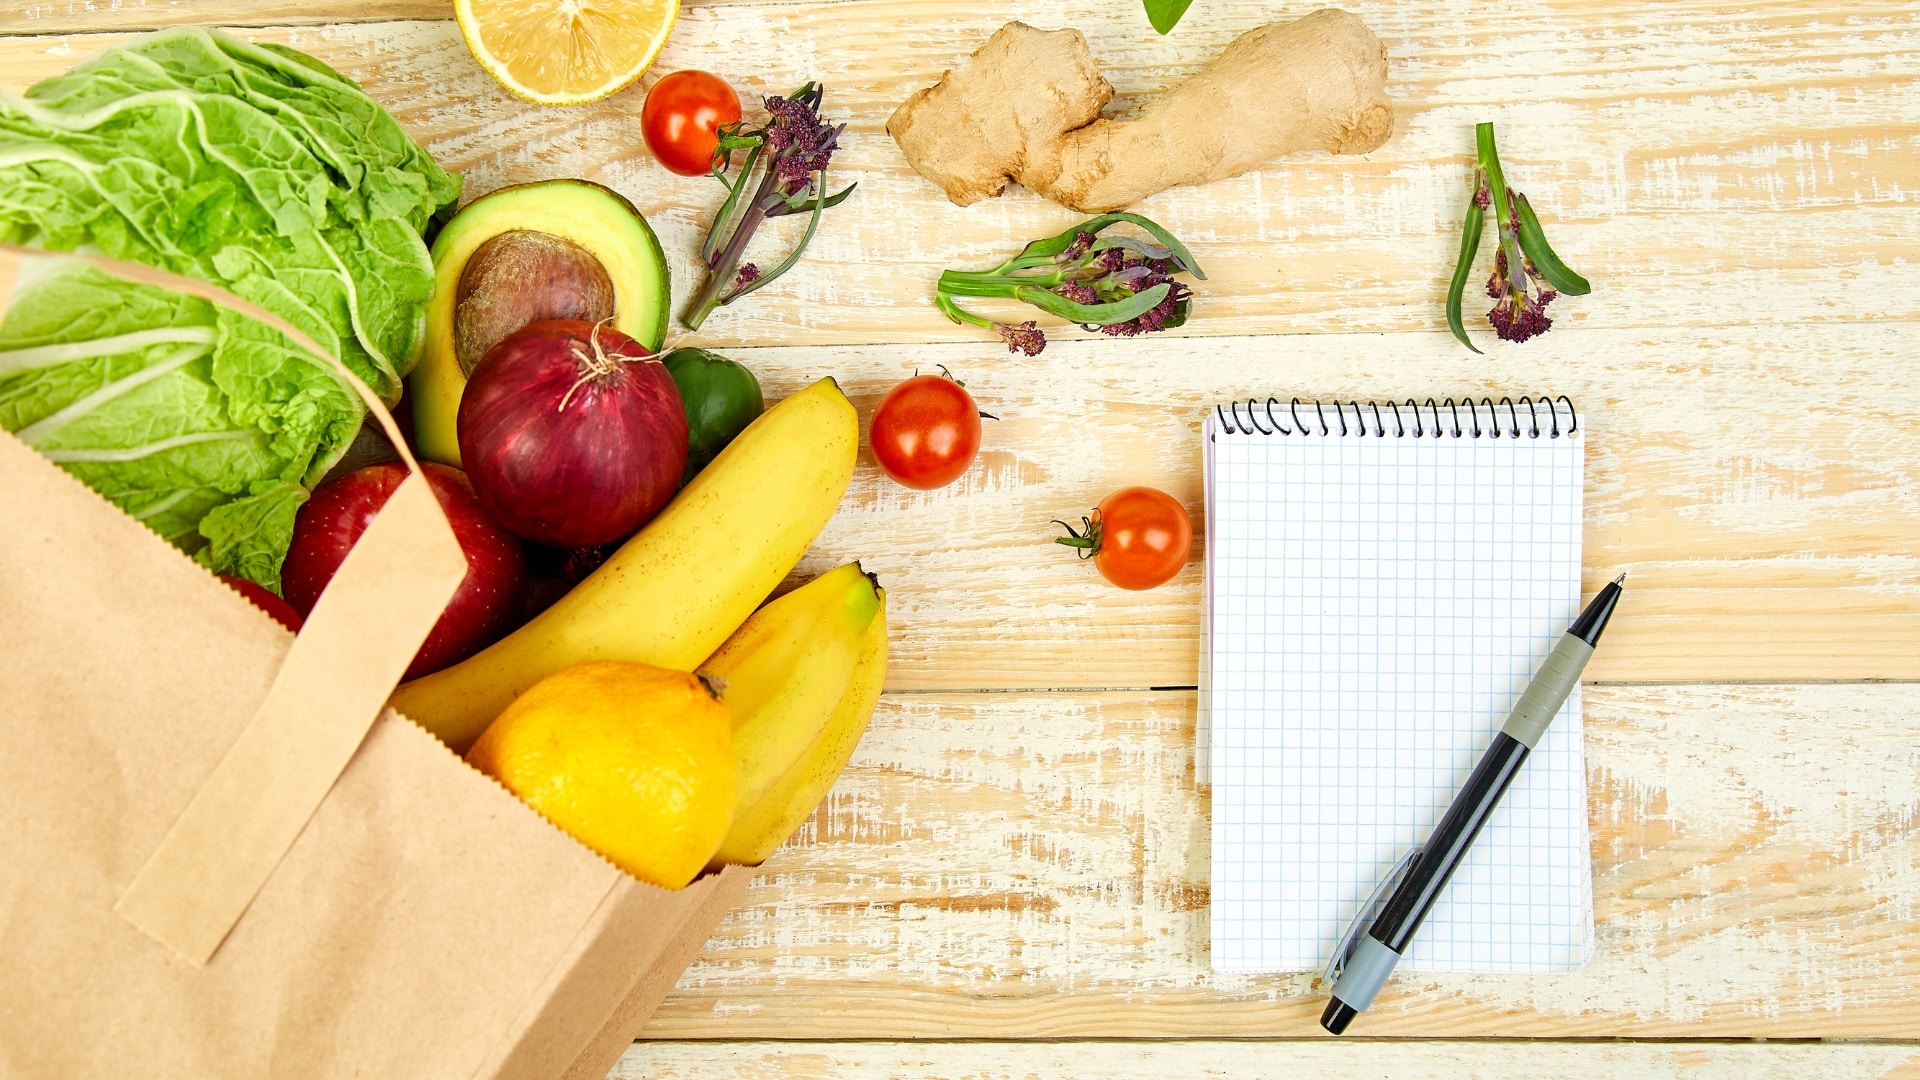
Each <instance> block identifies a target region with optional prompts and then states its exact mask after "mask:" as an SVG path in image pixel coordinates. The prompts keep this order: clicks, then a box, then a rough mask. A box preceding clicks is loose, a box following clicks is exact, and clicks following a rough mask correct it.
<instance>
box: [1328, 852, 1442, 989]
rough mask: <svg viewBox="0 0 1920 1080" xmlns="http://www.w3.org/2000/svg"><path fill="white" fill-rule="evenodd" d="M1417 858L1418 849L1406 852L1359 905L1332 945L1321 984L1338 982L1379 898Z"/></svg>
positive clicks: (1370, 918)
mask: <svg viewBox="0 0 1920 1080" xmlns="http://www.w3.org/2000/svg"><path fill="white" fill-rule="evenodd" d="M1419 857H1420V849H1419V848H1414V849H1413V850H1412V851H1409V852H1407V857H1406V858H1404V859H1401V860H1400V863H1399V865H1397V866H1395V867H1394V868H1393V871H1392V872H1391V873H1389V874H1388V875H1387V876H1385V877H1383V878H1381V879H1380V884H1378V885H1375V886H1374V887H1373V895H1372V896H1369V897H1367V899H1366V902H1365V903H1363V904H1361V905H1360V910H1359V911H1357V912H1355V913H1354V916H1353V922H1351V923H1349V924H1347V932H1346V933H1344V934H1342V935H1340V941H1339V943H1338V944H1336V945H1334V947H1333V955H1332V956H1331V957H1328V958H1327V969H1326V970H1325V971H1323V972H1321V973H1320V981H1321V982H1323V983H1326V984H1327V985H1329V986H1331V985H1332V984H1333V983H1334V982H1336V981H1338V980H1339V978H1340V973H1341V972H1342V971H1344V970H1346V966H1347V957H1349V956H1351V955H1352V954H1353V946H1354V942H1355V941H1357V940H1358V939H1359V937H1360V934H1361V932H1362V931H1364V930H1365V929H1366V927H1367V923H1368V922H1370V921H1371V920H1372V919H1373V913H1374V910H1375V909H1376V908H1378V907H1379V904H1380V898H1381V897H1383V896H1385V895H1387V890H1389V889H1391V888H1393V886H1394V885H1395V884H1396V883H1398V882H1399V880H1400V877H1401V875H1403V874H1405V873H1406V872H1407V867H1409V866H1412V865H1413V860H1415V859H1417V858H1419Z"/></svg>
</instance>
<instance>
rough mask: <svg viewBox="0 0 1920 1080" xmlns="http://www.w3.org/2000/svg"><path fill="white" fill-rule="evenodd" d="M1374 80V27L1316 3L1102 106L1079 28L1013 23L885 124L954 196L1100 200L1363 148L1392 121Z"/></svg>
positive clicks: (1377, 77)
mask: <svg viewBox="0 0 1920 1080" xmlns="http://www.w3.org/2000/svg"><path fill="white" fill-rule="evenodd" d="M1386 79H1387V55H1386V49H1385V48H1384V47H1383V46H1382V45H1381V44H1380V39H1379V38H1376V37H1374V36H1373V32H1372V31H1370V30H1368V29H1367V27H1366V24H1364V23H1362V22H1361V21H1360V18H1359V16H1357V15H1353V14H1351V13H1349V12H1345V11H1341V10H1338V9H1336V8H1324V9H1322V10H1320V11H1316V12H1313V13H1312V14H1310V15H1306V16H1304V17H1302V18H1300V19H1296V20H1295V21H1293V22H1290V23H1273V24H1269V25H1267V26H1262V27H1259V28H1257V29H1254V30H1250V31H1248V32H1247V33H1245V34H1242V35H1240V36H1239V37H1238V38H1235V39H1234V41H1233V43H1232V44H1230V45H1228V46H1227V47H1226V49H1225V51H1223V52H1222V53H1221V54H1220V55H1219V57H1218V58H1216V59H1215V60H1214V62H1213V63H1212V64H1211V65H1209V66H1208V67H1207V68H1206V70H1204V71H1202V72H1200V73H1199V74H1198V75H1195V76H1193V77H1192V78H1190V79H1188V80H1187V81H1186V82H1184V83H1182V84H1180V85H1179V86H1177V87H1175V88H1174V89H1172V90H1171V91H1169V92H1167V94H1165V95H1164V96H1163V97H1161V98H1159V99H1158V100H1157V101H1154V102H1153V103H1152V104H1151V105H1149V106H1147V107H1146V109H1144V110H1143V111H1142V112H1141V113H1140V115H1139V116H1138V117H1137V118H1135V119H1132V120H1126V121H1113V120H1105V119H1102V118H1101V117H1100V110H1101V109H1103V108H1105V106H1106V104H1107V103H1108V102H1109V101H1111V100H1113V87H1112V86H1110V85H1108V83H1107V81H1106V80H1105V79H1104V78H1102V77H1101V76H1100V72H1099V70H1098V68H1097V67H1096V65H1095V63H1094V59H1093V55H1092V53H1091V52H1090V51H1088V49H1087V40H1086V38H1084V37H1082V36H1081V34H1080V32H1079V31H1078V30H1052V31H1048V30H1036V29H1034V28H1033V27H1031V26H1028V25H1026V24H1025V23H1018V22H1012V23H1008V24H1007V25H1005V26H1003V27H1001V28H1000V29H999V30H998V31H997V32H995V33H994V35H993V37H991V38H989V39H988V40H987V43H986V44H985V45H983V46H981V47H980V49H979V50H978V51H977V52H975V53H974V54H973V55H972V56H971V57H969V58H968V60H967V62H966V63H965V64H964V65H962V66H961V67H959V68H957V69H955V70H952V71H949V72H947V73H946V74H945V76H944V77H942V78H941V80H940V82H939V83H938V84H936V85H934V86H930V87H928V88H926V89H924V90H921V91H919V92H918V93H915V94H914V95H913V96H912V97H910V98H908V99H907V100H906V102H905V103H903V104H902V105H901V106H900V107H899V108H898V109H896V110H894V113H893V116H892V118H891V119H889V120H888V121H887V133H888V134H890V135H892V136H893V139H894V141H895V142H897V143H899V144H900V149H901V151H902V152H904V153H905V154H906V156H907V162H908V163H909V164H911V165H912V166H913V167H914V169H915V170H916V171H918V172H919V173H920V175H922V176H924V177H926V178H927V179H929V180H931V181H933V182H934V183H935V184H938V185H939V186H940V187H941V188H942V189H943V190H944V191H945V192H946V193H947V198H949V199H951V200H953V201H954V202H955V203H956V204H958V205H960V206H967V205H969V204H972V203H976V202H979V201H980V200H981V199H985V198H989V197H991V196H995V195H998V194H1000V193H1001V191H1002V190H1004V189H1005V188H1006V186H1007V184H1009V183H1014V182H1017V183H1019V184H1022V185H1024V186H1026V187H1027V188H1029V189H1030V190H1032V191H1034V192H1037V193H1038V194H1040V195H1042V196H1044V197H1046V198H1049V199H1052V200H1053V201H1054V202H1057V203H1060V204H1062V205H1065V206H1069V207H1072V208H1073V209H1075V210H1080V211H1084V212H1087V213H1099V212H1102V211H1106V210H1117V209H1120V208H1122V207H1126V206H1129V205H1131V204H1133V203H1136V202H1138V201H1140V200H1142V199H1145V198H1147V197H1148V196H1150V195H1153V194H1154V193H1156V192H1160V191H1164V190H1166V189H1167V188H1170V187H1175V186H1177V185H1180V184H1202V183H1206V182H1208V181H1211V180H1223V179H1225V178H1227V177H1230V176H1238V175H1240V174H1241V173H1244V172H1247V171H1248V170H1251V169H1254V168H1257V167H1258V166H1260V165H1261V164H1263V163H1265V162H1267V161H1270V160H1272V159H1274V158H1277V157H1280V156H1281V155H1284V154H1290V153H1293V152H1295V151H1299V150H1326V151H1330V152H1332V153H1335V154H1364V153H1366V152H1367V151H1369V150H1373V149H1376V148H1378V147H1379V146H1380V144H1382V143H1384V142H1386V141H1387V136H1389V135H1391V134H1392V133H1393V104H1392V103H1391V102H1390V101H1388V100H1387V95H1386V89H1385V86H1386Z"/></svg>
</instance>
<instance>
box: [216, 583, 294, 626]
mask: <svg viewBox="0 0 1920 1080" xmlns="http://www.w3.org/2000/svg"><path fill="white" fill-rule="evenodd" d="M220 580H221V581H224V582H226V583H227V587H228V588H230V589H232V590H233V591H234V592H237V593H239V594H240V595H241V596H244V597H246V598H247V600H248V602H250V603H251V604H253V606H254V607H257V608H259V609H260V610H261V611H264V612H266V613H267V614H268V615H271V616H273V621H274V622H277V623H279V624H280V625H281V626H284V627H286V628H287V629H289V630H291V631H293V632H294V633H296V634H297V633H299V632H300V624H301V623H302V622H304V621H305V620H303V619H301V618H300V613H299V612H297V611H295V610H293V605H291V604H289V603H287V602H286V601H285V600H282V599H280V598H279V597H277V596H275V595H273V593H272V592H270V591H268V589H267V587H266V586H265V585H262V584H260V583H259V582H257V581H248V580H247V579H246V578H243V577H234V576H233V575H232V574H221V575H220Z"/></svg>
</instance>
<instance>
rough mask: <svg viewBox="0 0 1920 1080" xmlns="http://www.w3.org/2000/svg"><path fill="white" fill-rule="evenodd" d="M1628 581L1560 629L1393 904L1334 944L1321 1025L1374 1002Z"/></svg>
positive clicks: (1363, 912) (1407, 870)
mask: <svg viewBox="0 0 1920 1080" xmlns="http://www.w3.org/2000/svg"><path fill="white" fill-rule="evenodd" d="M1626 579H1627V575H1625V574H1621V575H1620V576H1619V577H1617V578H1615V579H1613V581H1611V582H1609V583H1608V584H1607V585H1606V586H1605V587H1603V588H1602V589H1601V590H1600V591H1599V593H1597V594H1596V595H1595V596H1594V598H1593V600H1592V602H1591V603H1589V604H1587V606H1586V608H1585V610H1583V611H1581V612H1580V617H1579V618H1577V619H1575V620H1574V621H1573V625H1572V626H1571V627H1568V628H1567V632H1566V633H1565V634H1563V635H1561V637H1560V641H1559V643H1558V644H1556V645H1555V646H1554V647H1553V651H1552V652H1551V653H1549V654H1547V659H1546V662H1545V663H1542V664H1541V665H1540V670H1539V671H1536V672H1535V673H1534V675H1533V680H1532V681H1531V682H1529V683H1528V684H1527V688H1526V690H1525V691H1524V692H1523V693H1521V695H1520V700H1519V701H1518V702H1517V703H1515V705H1514V706H1513V711H1512V712H1511V713H1509V714H1508V715H1507V722H1506V723H1505V724H1503V725H1502V726H1501V728H1500V732H1499V734H1497V735H1495V736H1494V737H1493V742H1492V744H1490V745H1489V746H1488V747H1487V752H1486V755H1485V756H1484V757H1482V758H1481V759H1480V763H1479V764H1478V765H1476V766H1474V769H1473V773H1472V774H1471V775H1469V776H1468V777H1467V782H1466V785H1465V786H1464V787H1462V788H1461V789H1460V793H1459V794H1458V795H1455V796H1454V798H1453V803H1452V805H1450V806H1448V807H1447V812H1446V813H1445V814H1443V815H1442V816H1441V818H1440V823H1439V824H1438V825H1435V826H1434V827H1433V835H1431V836H1429V837H1428V838H1427V842H1426V844H1424V845H1423V846H1422V847H1421V848H1420V850H1418V851H1416V852H1414V854H1413V855H1411V856H1409V857H1408V859H1407V860H1406V861H1405V862H1404V863H1402V864H1401V867H1400V870H1399V871H1396V875H1397V874H1399V873H1400V872H1402V871H1403V872H1404V875H1405V876H1403V877H1401V878H1400V884H1399V886H1398V887H1397V888H1395V889H1394V890H1393V894H1392V896H1390V897H1389V898H1388V900H1387V903H1386V906H1385V907H1383V908H1381V909H1380V914H1379V915H1377V916H1375V917H1374V919H1373V923H1372V925H1371V926H1369V927H1367V930H1366V932H1365V933H1356V931H1357V930H1358V929H1359V926H1360V922H1361V920H1363V919H1365V918H1366V916H1367V913H1368V912H1369V911H1370V910H1371V909H1372V906H1373V902H1372V900H1369V901H1368V902H1367V903H1366V904H1364V905H1362V906H1361V909H1360V915H1359V916H1358V918H1356V919H1355V921H1354V928H1353V929H1352V930H1349V931H1348V933H1347V936H1346V937H1345V938H1344V939H1343V940H1342V941H1341V942H1340V944H1339V945H1338V946H1336V947H1335V949H1334V957H1333V961H1332V963H1330V964H1329V965H1328V967H1327V971H1328V976H1329V977H1330V978H1332V979H1333V999H1332V1000H1331V1001H1329V1002H1327V1008H1326V1011H1325V1012H1323V1013H1321V1014H1320V1026H1321V1027H1323V1028H1326V1029H1327V1030H1328V1031H1330V1032H1332V1033H1333V1034H1335V1035H1338V1034H1340V1033H1342V1032H1344V1031H1346V1030H1347V1025H1348V1024H1350V1023H1352V1022H1353V1018H1354V1017H1355V1016H1358V1015H1359V1014H1360V1012H1361V1010H1363V1009H1365V1008H1366V1007H1367V1006H1369V1005H1371V1004H1373V998H1374V995H1375V994H1378V993H1379V992H1380V987H1381V986H1383V985H1385V983H1386V981H1387V976H1388V975H1390V974H1392V973H1393V966H1394V965H1395V964H1397V963H1399V961H1400V957H1401V956H1402V955H1403V954H1404V953H1405V952H1406V950H1407V943H1408V942H1410V941H1412V940H1413V935H1414V934H1415V933H1416V932H1417V931H1418V930H1419V929H1420V923H1421V922H1422V921H1423V920H1425V919H1426V917H1427V913H1428V912H1429V911H1431V910H1432V909H1433V904H1434V901H1435V900H1437V899H1439V897H1440V893H1441V891H1442V890H1443V889H1445V888H1446V887H1447V881H1448V879H1450V878H1452V877H1453V872H1454V871H1455V870H1456V869H1458V868H1459V866H1460V863H1461V862H1462V861H1463V860H1464V859H1465V858H1466V854H1467V849H1468V848H1469V847H1470V846H1472V844H1473V838H1474V837H1475V836H1476V835H1478V834H1479V832H1480V827H1481V826H1482V825H1484V824H1486V821H1487V818H1489V817H1491V816H1492V815H1493V810H1494V808H1495V807H1496V806H1498V805H1500V797H1501V796H1502V795H1504V794H1506V791H1507V786H1508V785H1509V784H1511V783H1513V778H1514V776H1515V775H1516V774H1518V773H1519V771H1520V766H1521V764H1522V763H1524V762H1525V761H1526V760H1527V754H1528V753H1530V752H1531V751H1532V750H1533V747H1534V745H1535V744H1536V743H1538V742H1539V741H1540V736H1541V735H1543V734H1545V733H1546V730H1547V725H1549V724H1551V723H1553V718H1554V716H1555V714H1557V713H1559V711H1560V706H1561V705H1563V704H1565V703H1566V700H1567V695H1569V694H1571V693H1573V688H1574V687H1575V686H1576V685H1578V684H1579V682H1580V672H1581V670H1582V669H1583V668H1585V667H1586V666H1587V660H1588V659H1589V658H1590V657H1592V656H1593V647H1594V646H1595V645H1597V644H1599V642H1600V632H1601V631H1602V630H1605V629H1606V628H1607V619H1608V618H1610V617H1611V616H1612V615H1613V609H1614V606H1615V605H1617V604H1618V603H1619V602H1620V585H1621V583H1622V582H1624V581H1625V580H1626ZM1393 876H1395V875H1390V876H1389V877H1388V879H1387V882H1390V881H1392V880H1393ZM1387 882H1382V883H1381V886H1380V889H1378V890H1375V893H1374V897H1375V898H1376V899H1377V898H1378V896H1379V894H1380V892H1381V891H1384V890H1385V889H1386V887H1387Z"/></svg>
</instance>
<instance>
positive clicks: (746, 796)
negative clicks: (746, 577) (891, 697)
mask: <svg viewBox="0 0 1920 1080" xmlns="http://www.w3.org/2000/svg"><path fill="white" fill-rule="evenodd" d="M886 668H887V619H886V590H884V589H882V588H880V586H879V583H878V582H877V581H875V580H874V578H873V576H872V575H870V574H868V573H866V572H865V571H864V570H862V569H861V568H860V564H859V563H849V564H847V565H845V566H842V567H839V568H837V569H834V570H830V571H828V572H827V573H825V574H822V575H820V576H819V577H817V578H815V579H813V580H812V581H810V582H808V583H807V584H805V585H802V586H801V587H800V588H798V589H795V590H794V591H792V592H790V593H788V594H787V595H785V596H783V597H781V598H780V599H778V600H775V601H774V602H773V603H771V604H768V605H767V606H766V607H763V608H761V609H760V610H759V611H757V612H755V613H754V615H753V617H752V618H750V619H748V620H747V621H746V623H745V624H744V625H742V626H741V627H740V629H739V630H737V631H735V632H734V635H733V636H732V637H730V638H728V639H727V642H726V644H724V645H722V646H720V648H719V649H718V650H717V651H716V652H715V653H714V654H713V655H712V656H711V657H709V658H708V659H707V662H706V663H704V664H702V665H701V666H700V672H701V674H702V675H705V676H707V677H708V678H709V679H713V680H717V681H718V682H721V683H724V684H725V689H724V690H723V692H722V694H721V700H722V701H723V702H724V703H725V704H726V706H727V711H728V712H729V713H730V714H731V716H732V719H733V753H734V759H735V761H736V762H737V764H738V765H739V768H740V787H739V792H740V794H739V805H738V809H736V810H735V811H734V820H733V826H732V828H731V829H730V830H729V831H728V833H727V837H726V839H725V840H723V841H721V844H720V850H719V851H718V852H717V853H716V854H715V855H714V857H713V860H712V861H713V863H714V864H715V865H718V864H721V863H737V864H746V865H751V864H754V863H759V862H762V861H764V860H765V859H766V858H767V856H768V855H771V854H772V853H773V850H774V849H775V848H777V847H779V846H780V845H781V843H782V842H784V841H785V840H786V838H787V837H788V836H790V835H792V833H793V831H794V830H795V829H796V828H798V827H799V826H800V823H801V822H803V821H805V820H806V819H807V816H808V815H809V814H811V813H813V808H814V807H815V806H816V805H818V804H819V802H820V799H821V798H822V797H823V796H824V795H826V793H827V789H828V788H830V787H832V786H833V781H834V779H835V778H836V777H838V776H839V775H840V770H841V769H842V768H843V767H845V765H846V763H847V759H848V758H850V757H851V756H852V755H853V749H854V747H855V745H857V744H858V743H859V741H860V735H861V733H862V732H864V731H865V730H866V727H867V721H868V719H869V718H871V717H872V716H873V709H874V706H875V704H876V703H878V701H879V700H880V686H881V683H882V682H883V681H884V680H885V678H886Z"/></svg>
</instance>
